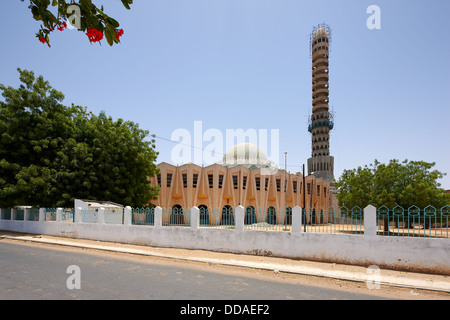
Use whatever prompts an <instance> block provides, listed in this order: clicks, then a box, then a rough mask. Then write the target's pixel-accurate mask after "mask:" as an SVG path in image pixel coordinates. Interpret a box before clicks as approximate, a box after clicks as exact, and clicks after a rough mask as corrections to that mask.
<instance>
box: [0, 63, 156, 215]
mask: <svg viewBox="0 0 450 320" xmlns="http://www.w3.org/2000/svg"><path fill="white" fill-rule="evenodd" d="M18 71H19V73H20V81H21V82H22V84H21V85H20V87H19V88H18V89H15V88H11V87H5V86H4V85H0V90H2V91H3V92H2V95H3V97H4V99H5V101H4V102H2V101H0V206H2V207H11V206H15V205H31V206H42V207H55V206H72V205H73V200H74V199H75V198H82V199H83V198H84V199H92V200H109V201H114V202H118V203H121V204H124V205H130V206H144V205H146V204H148V202H149V201H150V200H151V199H152V198H153V197H154V196H156V195H157V194H158V192H159V188H158V187H156V186H151V185H150V183H149V181H148V178H149V177H151V176H154V175H155V174H156V173H157V171H158V169H157V167H156V165H155V164H154V161H156V158H157V152H156V151H155V150H154V149H155V145H154V140H153V139H150V140H148V139H147V138H148V135H149V133H148V131H145V130H141V129H139V126H138V125H137V124H135V123H133V122H131V121H123V120H122V119H119V120H117V121H113V120H112V118H111V117H107V116H106V115H105V114H104V113H101V114H100V115H99V116H95V115H94V114H92V113H90V112H87V111H86V109H85V108H81V107H79V106H74V105H72V106H71V107H66V106H64V105H63V104H62V101H63V100H64V95H63V94H62V93H61V92H59V91H57V90H55V89H53V88H52V87H51V86H50V84H49V83H48V82H47V81H45V80H44V78H43V77H42V76H39V77H37V78H36V77H35V76H34V73H33V72H30V71H26V70H24V71H22V70H20V69H18Z"/></svg>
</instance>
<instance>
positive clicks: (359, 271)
mask: <svg viewBox="0 0 450 320" xmlns="http://www.w3.org/2000/svg"><path fill="white" fill-rule="evenodd" d="M2 238H4V239H11V240H18V241H30V242H36V243H44V244H52V245H60V246H70V247H79V248H86V249H94V250H103V251H113V252H122V253H128V254H137V255H147V256H155V257H160V258H169V259H179V260H187V261H195V262H204V263H211V264H220V265H229V266H237V267H246V268H253V269H264V270H272V271H274V272H286V273H294V274H303V275H310V276H319V277H327V278H333V279H341V280H348V281H356V282H366V281H367V280H368V279H369V277H370V276H372V277H373V273H369V272H368V269H367V268H365V267H359V266H349V265H341V264H334V263H322V262H312V261H302V260H293V259H284V258H276V257H263V256H253V255H244V254H234V253H219V252H211V251H204V250H186V249H175V248H159V247H158V248H156V247H148V246H139V245H128V244H122V243H112V242H100V241H93V240H83V239H69V238H60V237H52V236H46V235H29V234H19V233H12V232H5V231H2V232H0V239H2ZM371 279H373V278H371ZM380 284H381V285H389V286H398V287H406V288H414V289H423V290H433V291H441V292H447V293H450V276H444V275H433V274H422V273H413V272H403V271H393V270H384V269H382V270H380Z"/></svg>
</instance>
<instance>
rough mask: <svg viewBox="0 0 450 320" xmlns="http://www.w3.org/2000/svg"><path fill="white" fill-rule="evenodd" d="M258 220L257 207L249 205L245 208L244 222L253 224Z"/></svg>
mask: <svg viewBox="0 0 450 320" xmlns="http://www.w3.org/2000/svg"><path fill="white" fill-rule="evenodd" d="M256 222H257V220H256V214H255V208H254V207H252V206H249V207H247V209H245V220H244V224H253V223H256Z"/></svg>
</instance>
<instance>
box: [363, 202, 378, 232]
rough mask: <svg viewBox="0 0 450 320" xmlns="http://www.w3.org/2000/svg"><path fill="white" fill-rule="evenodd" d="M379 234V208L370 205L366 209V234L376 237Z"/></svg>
mask: <svg viewBox="0 0 450 320" xmlns="http://www.w3.org/2000/svg"><path fill="white" fill-rule="evenodd" d="M376 235H377V209H376V208H375V207H374V206H372V205H369V206H367V207H366V208H365V209H364V236H365V237H375V236H376Z"/></svg>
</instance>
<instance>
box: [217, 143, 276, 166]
mask: <svg viewBox="0 0 450 320" xmlns="http://www.w3.org/2000/svg"><path fill="white" fill-rule="evenodd" d="M219 164H221V165H223V166H227V167H232V166H236V165H244V166H246V167H248V168H252V167H253V168H268V169H271V170H278V166H277V165H276V164H275V163H273V162H272V161H270V160H269V159H268V158H267V155H266V154H265V152H264V151H262V150H261V149H260V148H258V147H257V146H255V145H254V144H251V143H240V144H237V145H235V146H233V147H232V148H230V149H229V150H228V151H227V152H226V153H225V155H224V156H223V159H222V162H219Z"/></svg>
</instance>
